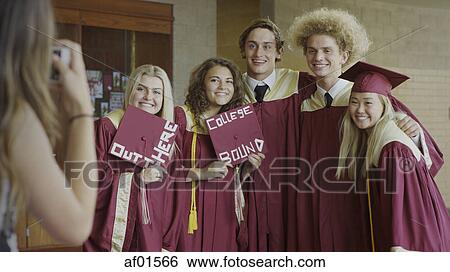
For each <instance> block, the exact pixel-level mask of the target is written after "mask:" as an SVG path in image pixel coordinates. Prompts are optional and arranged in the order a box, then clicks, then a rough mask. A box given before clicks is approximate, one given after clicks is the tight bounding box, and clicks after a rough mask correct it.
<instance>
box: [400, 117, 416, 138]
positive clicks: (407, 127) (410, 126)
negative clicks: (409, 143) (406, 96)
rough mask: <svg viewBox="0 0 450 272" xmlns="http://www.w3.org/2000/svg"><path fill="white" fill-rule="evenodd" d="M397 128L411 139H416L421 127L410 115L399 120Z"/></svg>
mask: <svg viewBox="0 0 450 272" xmlns="http://www.w3.org/2000/svg"><path fill="white" fill-rule="evenodd" d="M397 126H398V127H399V128H400V129H401V130H402V131H403V132H404V133H405V134H406V135H408V136H409V137H410V138H414V137H416V136H418V135H419V133H420V125H419V124H418V123H417V122H416V121H415V120H414V119H412V118H411V117H409V116H408V115H406V116H405V117H403V118H402V119H401V120H399V121H398V122H397Z"/></svg>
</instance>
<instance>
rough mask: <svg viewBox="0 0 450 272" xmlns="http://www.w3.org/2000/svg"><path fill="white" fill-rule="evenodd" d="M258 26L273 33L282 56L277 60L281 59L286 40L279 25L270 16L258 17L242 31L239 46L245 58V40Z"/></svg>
mask: <svg viewBox="0 0 450 272" xmlns="http://www.w3.org/2000/svg"><path fill="white" fill-rule="evenodd" d="M256 28H263V29H267V30H269V31H270V32H272V33H273V35H274V36H275V44H276V47H277V52H278V54H280V57H278V58H276V60H275V61H281V54H282V53H283V46H284V41H283V39H282V37H281V31H280V29H279V28H278V26H277V25H276V24H275V23H274V22H272V21H271V20H270V19H269V18H267V19H264V18H260V19H256V20H254V21H252V23H251V24H250V25H249V26H248V27H247V28H246V29H245V30H244V31H243V32H242V33H241V36H240V37H239V48H240V49H241V56H242V58H243V59H245V42H246V41H247V38H248V35H250V32H252V31H253V30H254V29H256Z"/></svg>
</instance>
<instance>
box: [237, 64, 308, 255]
mask: <svg viewBox="0 0 450 272" xmlns="http://www.w3.org/2000/svg"><path fill="white" fill-rule="evenodd" d="M313 82H314V81H313V78H312V77H311V76H309V75H308V74H307V73H299V80H298V86H297V87H298V90H299V92H298V93H296V94H293V95H291V96H289V97H287V98H283V99H279V100H273V101H264V102H262V103H255V104H254V105H253V106H254V107H255V112H256V114H257V116H258V119H259V122H260V125H261V129H262V131H263V135H264V141H265V144H266V147H267V149H268V150H267V152H266V154H265V156H266V158H265V159H264V160H263V161H262V164H261V166H260V168H259V169H258V170H257V171H255V172H254V173H253V174H252V178H253V180H252V181H245V182H244V185H243V188H244V190H245V191H246V192H245V197H246V208H245V213H246V222H245V226H246V229H245V230H244V227H242V229H241V233H240V237H246V238H247V239H244V238H243V239H240V241H241V242H242V245H241V249H242V250H246V251H286V250H291V249H292V247H289V246H288V244H289V243H292V241H289V240H290V239H292V237H295V236H296V233H297V228H296V218H295V216H296V213H295V211H296V209H297V207H296V205H295V195H296V189H295V188H294V187H295V184H296V180H297V179H298V171H297V170H296V169H297V167H298V165H299V164H300V162H299V157H300V156H299V155H300V153H299V151H300V141H301V139H300V127H299V126H298V124H299V121H300V120H299V118H300V115H301V112H300V105H301V103H302V101H303V99H304V97H306V96H308V95H310V93H311V88H310V87H309V86H312V85H311V84H313ZM306 87H309V89H308V88H306ZM302 216H303V217H304V215H302ZM307 220H309V219H307ZM243 241H247V243H248V245H246V244H245V242H243Z"/></svg>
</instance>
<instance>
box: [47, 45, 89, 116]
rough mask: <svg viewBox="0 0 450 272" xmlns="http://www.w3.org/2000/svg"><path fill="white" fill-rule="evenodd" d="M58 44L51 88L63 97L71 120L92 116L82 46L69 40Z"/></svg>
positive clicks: (53, 62)
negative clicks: (75, 117) (82, 116)
mask: <svg viewBox="0 0 450 272" xmlns="http://www.w3.org/2000/svg"><path fill="white" fill-rule="evenodd" d="M58 44H59V45H58V46H56V47H54V49H53V52H54V56H53V59H52V64H53V69H54V70H56V74H55V73H52V80H51V82H52V84H51V85H52V86H51V88H52V89H54V90H55V89H56V91H57V92H58V93H59V94H60V95H61V96H60V99H61V100H60V102H61V103H62V106H63V107H64V110H65V112H66V114H67V117H68V118H69V119H70V118H72V117H74V116H77V115H83V114H84V115H91V114H92V113H93V109H92V105H91V101H90V96H89V87H88V84H87V79H86V69H85V66H84V62H83V54H82V52H81V46H80V45H79V44H77V43H74V42H72V41H68V40H59V41H58Z"/></svg>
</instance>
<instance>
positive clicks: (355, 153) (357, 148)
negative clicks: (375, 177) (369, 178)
mask: <svg viewBox="0 0 450 272" xmlns="http://www.w3.org/2000/svg"><path fill="white" fill-rule="evenodd" d="M378 97H379V98H380V101H381V104H382V105H383V107H384V110H383V114H382V115H381V117H380V119H379V120H378V121H377V123H376V124H375V126H374V127H373V128H372V129H371V131H370V133H369V135H367V133H366V132H365V131H364V130H362V129H359V128H358V127H356V125H355V123H353V120H352V118H351V117H350V113H349V111H348V110H347V112H346V113H345V115H344V119H343V120H342V125H341V147H340V150H339V165H338V169H337V172H336V177H337V178H338V179H339V178H342V177H345V176H348V177H349V178H352V179H353V180H355V179H356V177H357V175H358V173H357V171H358V169H356V167H357V165H356V158H358V157H365V167H363V168H362V169H361V170H362V171H363V172H362V173H361V174H362V175H363V176H365V174H366V171H367V169H368V167H369V166H371V165H376V164H377V161H376V160H378V158H377V157H376V156H377V154H375V153H376V152H375V149H376V148H377V147H379V145H380V144H381V140H382V137H383V133H384V131H385V128H386V124H387V123H388V122H389V121H392V120H394V118H395V114H394V109H393V108H392V104H391V102H390V100H389V98H388V97H386V96H384V95H378Z"/></svg>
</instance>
